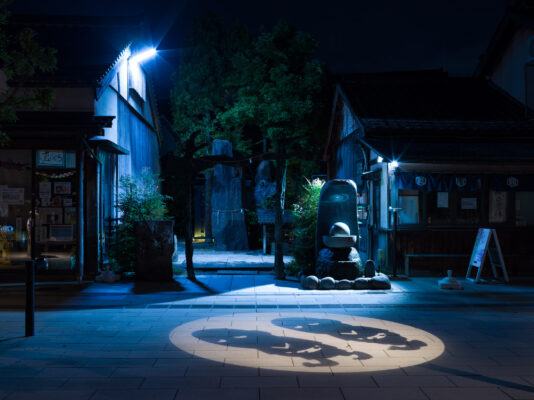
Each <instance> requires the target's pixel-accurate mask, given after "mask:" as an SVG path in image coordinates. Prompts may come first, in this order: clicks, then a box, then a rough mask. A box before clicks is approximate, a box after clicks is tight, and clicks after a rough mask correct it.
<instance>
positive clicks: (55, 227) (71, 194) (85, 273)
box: [0, 16, 159, 279]
mask: <svg viewBox="0 0 534 400" xmlns="http://www.w3.org/2000/svg"><path fill="white" fill-rule="evenodd" d="M11 23H12V24H13V25H14V26H15V27H17V26H21V27H30V28H32V29H34V30H35V31H36V32H37V33H38V36H37V38H38V40H39V41H40V43H42V44H43V45H48V46H50V47H54V48H56V49H57V51H58V53H57V56H58V70H57V71H55V72H54V73H52V74H50V75H42V76H38V77H36V78H35V79H33V80H32V81H31V82H26V83H25V85H27V86H28V87H33V85H39V86H48V87H52V88H53V89H54V94H55V99H54V103H53V106H52V108H51V109H50V110H47V111H24V110H22V111H20V112H19V113H18V117H19V119H18V121H17V122H16V123H15V124H13V125H12V126H9V127H7V128H6V131H7V133H8V134H9V136H10V138H11V141H10V143H9V145H8V147H7V148H2V149H0V187H1V188H2V189H0V192H2V197H3V198H2V199H0V204H2V203H3V204H2V205H1V206H0V207H2V213H0V225H2V226H3V227H6V228H4V231H6V232H7V231H10V232H11V233H9V234H5V235H4V236H3V237H0V245H1V247H2V250H3V253H2V258H1V262H0V270H20V269H21V268H22V267H23V261H24V260H25V259H28V257H29V256H30V254H32V253H33V255H34V256H35V257H38V258H40V259H45V260H46V262H47V264H48V269H49V270H50V271H51V272H52V271H57V273H58V274H62V275H64V276H66V278H67V279H69V278H72V279H85V278H89V279H90V278H92V277H94V276H95V275H96V274H98V272H99V267H101V266H102V265H103V264H104V263H105V262H106V254H107V244H108V243H107V240H106V239H107V237H108V236H109V235H108V232H110V224H111V223H113V222H114V221H115V220H116V218H117V211H116V209H115V203H116V200H117V194H118V190H119V179H120V177H121V176H122V175H136V174H139V173H140V172H141V171H142V170H143V169H145V168H148V169H149V170H150V171H152V172H155V173H158V172H159V136H158V135H159V134H158V117H157V110H156V107H155V101H154V98H153V95H152V90H151V86H150V84H149V77H148V74H147V71H146V69H145V67H144V65H143V64H140V63H137V62H135V60H134V56H135V55H136V54H138V53H139V52H141V51H143V49H144V48H145V47H146V46H147V44H148V43H149V38H147V31H146V26H145V25H144V24H143V21H142V20H141V19H139V18H129V17H128V18H116V17H109V18H108V17H72V16H68V17H64V16H46V17H43V16H14V17H13V19H12V22H11ZM20 189H22V190H20ZM16 190H18V191H19V192H18V194H17V193H16ZM4 193H5V195H4ZM10 196H11V198H10ZM17 196H18V197H17ZM2 200H3V201H2ZM34 213H35V214H34ZM33 215H35V218H34V217H33ZM32 250H33V251H32Z"/></svg>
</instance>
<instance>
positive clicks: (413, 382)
mask: <svg viewBox="0 0 534 400" xmlns="http://www.w3.org/2000/svg"><path fill="white" fill-rule="evenodd" d="M374 379H375V380H376V383H377V384H378V387H409V386H417V387H427V386H428V387H447V386H454V384H453V383H452V382H451V381H450V380H448V379H447V378H446V377H444V376H432V375H430V376H400V375H382V376H375V377H374Z"/></svg>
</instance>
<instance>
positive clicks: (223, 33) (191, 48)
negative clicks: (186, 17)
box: [171, 13, 252, 150]
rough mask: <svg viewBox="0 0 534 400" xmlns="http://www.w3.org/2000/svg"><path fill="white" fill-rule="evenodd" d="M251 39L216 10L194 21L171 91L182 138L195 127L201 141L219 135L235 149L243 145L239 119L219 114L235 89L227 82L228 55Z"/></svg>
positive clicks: (174, 113)
mask: <svg viewBox="0 0 534 400" xmlns="http://www.w3.org/2000/svg"><path fill="white" fill-rule="evenodd" d="M251 42H252V36H251V34H250V32H249V31H248V29H247V28H245V27H244V26H243V25H239V24H234V25H233V26H231V27H230V28H225V27H224V26H223V24H222V21H221V19H220V18H219V16H218V15H217V14H213V13H208V14H205V15H202V16H200V17H199V18H197V19H196V20H195V21H194V23H193V26H192V32H191V35H190V37H189V39H188V41H187V43H186V47H185V49H184V50H183V53H182V57H181V62H180V64H179V68H178V71H177V72H176V74H175V76H174V88H173V90H172V92H171V102H172V109H173V121H174V128H175V129H176V131H177V132H178V133H180V134H181V139H182V142H184V141H185V140H187V139H189V138H190V137H191V135H192V134H194V133H195V132H200V134H199V135H198V136H197V141H198V142H201V143H206V142H209V141H210V138H218V139H227V140H230V141H231V142H232V143H233V145H234V148H238V149H240V150H244V149H246V148H247V147H248V144H249V143H248V141H247V140H246V138H244V137H243V135H242V124H241V123H238V124H221V121H220V119H219V115H220V114H221V113H222V112H224V111H225V110H226V109H227V108H228V107H229V106H230V104H231V103H232V101H233V98H234V93H235V88H234V87H232V86H231V85H228V77H229V75H230V73H231V71H232V68H233V66H232V59H233V58H234V57H235V56H236V54H240V53H241V52H247V51H248V48H249V47H250V45H251Z"/></svg>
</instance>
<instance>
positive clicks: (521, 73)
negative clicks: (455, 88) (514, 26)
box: [490, 28, 534, 103]
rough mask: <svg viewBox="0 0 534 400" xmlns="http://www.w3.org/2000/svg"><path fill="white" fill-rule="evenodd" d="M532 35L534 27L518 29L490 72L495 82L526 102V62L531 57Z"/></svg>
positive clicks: (533, 34) (522, 101)
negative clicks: (530, 42)
mask: <svg viewBox="0 0 534 400" xmlns="http://www.w3.org/2000/svg"><path fill="white" fill-rule="evenodd" d="M531 36H534V30H533V29H530V28H521V29H520V30H518V31H517V32H516V34H515V35H514V37H513V39H512V40H511V42H510V43H509V44H508V46H507V47H506V50H505V51H504V52H503V54H502V55H501V59H500V61H499V62H498V63H497V66H496V67H495V69H494V70H493V71H492V73H491V74H490V79H491V81H492V82H493V83H495V84H496V85H497V86H499V87H500V88H502V89H504V90H505V91H506V92H508V93H509V94H510V95H512V96H513V97H515V98H516V99H517V100H519V101H520V102H521V103H525V64H526V63H527V61H528V59H529V55H528V39H529V37H531ZM532 84H533V85H534V82H533V83H532ZM532 89H533V90H534V88H532Z"/></svg>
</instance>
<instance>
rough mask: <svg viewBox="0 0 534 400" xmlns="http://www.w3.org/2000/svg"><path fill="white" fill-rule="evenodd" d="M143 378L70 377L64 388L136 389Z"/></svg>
mask: <svg viewBox="0 0 534 400" xmlns="http://www.w3.org/2000/svg"><path fill="white" fill-rule="evenodd" d="M142 382H143V378H70V379H69V380H68V381H67V382H65V383H64V384H63V386H62V387H61V388H62V389H66V390H77V389H119V388H120V389H136V388H139V387H140V386H141V383H142Z"/></svg>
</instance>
